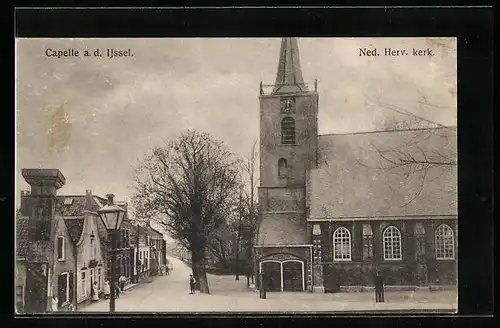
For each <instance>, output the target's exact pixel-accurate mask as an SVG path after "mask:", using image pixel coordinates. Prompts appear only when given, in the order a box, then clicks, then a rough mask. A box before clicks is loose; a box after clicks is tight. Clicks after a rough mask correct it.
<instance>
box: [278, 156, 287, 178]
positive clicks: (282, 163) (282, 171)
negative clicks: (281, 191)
mask: <svg viewBox="0 0 500 328" xmlns="http://www.w3.org/2000/svg"><path fill="white" fill-rule="evenodd" d="M286 169H287V163H286V159H284V158H280V159H279V160H278V176H279V177H284V176H286Z"/></svg>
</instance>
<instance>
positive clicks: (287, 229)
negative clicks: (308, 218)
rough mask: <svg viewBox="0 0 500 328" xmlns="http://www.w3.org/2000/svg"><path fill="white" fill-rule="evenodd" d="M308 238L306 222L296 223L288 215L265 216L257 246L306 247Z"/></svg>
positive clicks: (261, 223)
mask: <svg viewBox="0 0 500 328" xmlns="http://www.w3.org/2000/svg"><path fill="white" fill-rule="evenodd" d="M306 237H307V231H306V225H305V222H304V223H303V224H301V223H299V222H294V221H292V220H290V217H289V216H286V215H284V216H281V215H273V216H265V217H264V218H263V219H262V221H261V222H260V225H259V231H258V234H257V244H256V246H275V245H305V244H307V238H306Z"/></svg>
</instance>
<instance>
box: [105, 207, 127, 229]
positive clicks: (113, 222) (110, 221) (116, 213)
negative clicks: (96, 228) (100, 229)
mask: <svg viewBox="0 0 500 328" xmlns="http://www.w3.org/2000/svg"><path fill="white" fill-rule="evenodd" d="M98 213H99V216H100V217H101V220H102V222H103V224H104V226H105V227H106V229H108V230H118V229H120V226H121V224H122V221H123V217H124V216H125V211H124V210H123V209H122V208H120V207H118V206H114V205H105V206H104V207H103V208H102V209H100V210H99V211H98Z"/></svg>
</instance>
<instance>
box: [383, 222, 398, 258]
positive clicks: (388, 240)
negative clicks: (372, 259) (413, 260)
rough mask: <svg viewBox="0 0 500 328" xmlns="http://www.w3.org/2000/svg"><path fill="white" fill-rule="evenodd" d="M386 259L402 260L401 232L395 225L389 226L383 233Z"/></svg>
mask: <svg viewBox="0 0 500 328" xmlns="http://www.w3.org/2000/svg"><path fill="white" fill-rule="evenodd" d="M383 241H384V260H401V232H400V231H399V230H398V228H396V227H394V226H390V227H387V228H386V229H385V230H384V234H383Z"/></svg>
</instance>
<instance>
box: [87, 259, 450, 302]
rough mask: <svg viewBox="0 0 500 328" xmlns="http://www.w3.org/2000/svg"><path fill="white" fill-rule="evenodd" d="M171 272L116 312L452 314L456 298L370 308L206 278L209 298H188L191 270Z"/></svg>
mask: <svg viewBox="0 0 500 328" xmlns="http://www.w3.org/2000/svg"><path fill="white" fill-rule="evenodd" d="M169 260H170V261H171V262H172V263H173V267H174V270H173V271H172V272H171V274H170V275H169V276H159V277H157V278H156V279H154V280H153V282H151V283H142V284H139V285H138V286H137V287H134V288H131V289H129V290H127V291H125V293H123V294H121V296H120V298H119V299H117V300H116V311H117V312H262V311H280V312H303V311H311V312H315V311H379V310H381V311H382V310H394V311H412V310H414V311H425V310H434V311H446V312H449V311H451V310H453V309H455V308H456V293H454V292H448V291H441V292H428V291H418V292H416V293H414V294H412V293H411V292H388V293H386V302H385V303H375V301H374V294H373V293H369V292H365V293H335V294H313V293H307V292H305V293H304V292H297V293H267V299H259V293H258V292H256V291H255V290H254V289H253V288H251V289H247V288H246V278H245V277H241V279H240V280H239V281H236V280H234V276H215V275H209V276H208V279H209V286H210V292H211V294H210V295H204V294H198V293H197V294H195V295H190V294H189V293H188V291H189V286H188V277H189V274H190V271H191V269H190V268H189V267H188V266H187V265H186V264H184V263H183V262H181V261H180V260H178V259H176V258H171V257H170V258H169ZM80 311H83V312H107V311H109V301H108V300H101V301H99V302H97V303H93V304H90V305H88V306H86V307H82V308H80Z"/></svg>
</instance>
